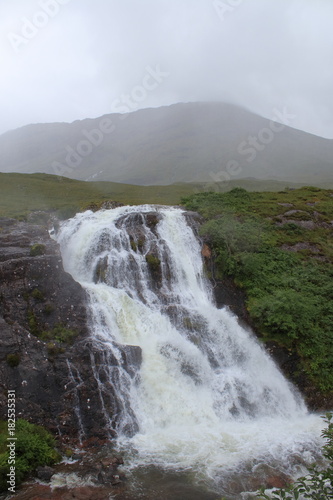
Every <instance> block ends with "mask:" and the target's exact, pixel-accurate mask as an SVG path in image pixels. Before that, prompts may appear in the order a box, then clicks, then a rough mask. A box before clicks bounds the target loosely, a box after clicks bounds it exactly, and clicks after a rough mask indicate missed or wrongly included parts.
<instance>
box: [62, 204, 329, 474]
mask: <svg viewBox="0 0 333 500" xmlns="http://www.w3.org/2000/svg"><path fill="white" fill-rule="evenodd" d="M57 239H58V241H59V243H60V244H61V249H62V256H63V261H64V266H65V269H66V270H67V271H68V272H70V273H71V274H72V276H73V277H74V279H76V280H77V281H79V282H80V283H81V284H82V286H83V287H84V288H85V289H86V290H87V292H88V294H89V297H90V311H91V332H92V336H93V337H94V338H95V339H96V342H99V344H100V346H101V349H102V350H103V351H108V350H109V351H112V353H113V356H114V357H115V358H116V359H118V358H119V345H120V344H127V345H135V346H140V348H141V349H142V364H141V368H140V370H139V377H136V378H135V377H129V376H128V374H127V373H126V372H125V371H121V370H120V369H119V367H116V368H112V367H110V372H109V377H110V382H111V383H112V384H113V385H114V386H115V385H116V386H117V391H118V394H119V398H120V399H121V400H122V401H123V404H122V411H120V413H119V415H118V422H117V426H116V430H117V432H118V441H119V443H120V445H121V446H123V447H124V448H127V449H128V448H131V449H133V450H136V453H135V454H134V455H133V457H134V456H135V458H133V463H134V462H135V463H137V464H144V463H146V464H150V463H155V464H160V465H162V466H165V467H171V466H173V467H179V468H193V469H196V468H198V469H200V470H201V471H202V472H205V473H206V474H207V475H208V476H210V477H215V476H218V475H219V473H220V471H223V470H224V471H226V470H228V471H233V470H240V468H241V467H242V466H244V467H245V468H248V467H252V468H255V467H258V465H259V464H261V463H271V464H274V465H275V466H277V467H278V468H279V469H280V470H284V471H285V472H287V473H292V472H295V471H294V470H293V464H295V458H301V460H303V461H305V462H309V461H311V459H312V458H313V457H314V456H315V454H316V452H317V451H318V446H319V444H320V440H319V437H318V436H319V434H320V430H321V426H322V425H321V420H320V419H319V417H317V416H314V415H309V414H308V412H307V410H306V408H305V405H304V403H303V401H302V399H301V397H300V396H299V395H298V394H297V393H296V392H295V390H294V389H293V388H292V387H291V386H290V384H289V383H288V382H287V381H286V380H285V378H284V377H283V376H282V374H281V373H280V372H279V370H278V369H277V368H276V366H275V364H274V363H273V361H272V360H271V359H270V357H269V356H268V355H267V354H266V353H265V351H264V349H263V348H262V347H261V346H260V345H259V343H258V342H257V341H256V340H255V339H254V337H253V336H252V334H251V333H250V332H248V331H246V330H245V329H244V328H243V327H241V326H240V325H239V323H238V322H237V319H236V318H235V317H234V316H233V315H232V314H231V313H230V312H229V311H228V310H227V309H217V308H216V307H215V306H214V303H213V300H212V292H211V289H210V286H209V283H208V282H207V280H206V279H205V278H204V273H203V263H202V258H201V252H200V245H199V242H198V240H197V238H196V237H195V235H194V233H193V231H192V229H191V228H190V227H189V225H188V224H187V222H186V218H185V216H184V212H183V211H182V210H181V209H177V208H170V207H168V208H167V207H154V206H148V205H147V206H138V207H120V208H116V209H113V210H104V211H99V212H96V213H92V212H90V211H89V212H85V213H81V214H78V215H76V217H75V218H73V219H71V220H69V221H67V222H66V223H64V224H63V226H62V228H61V230H60V232H59V234H58V237H57ZM114 370H116V372H117V373H116V374H115V372H114ZM115 375H116V376H115ZM96 376H97V377H98V374H96ZM129 406H130V408H131V415H129V412H128V411H126V408H128V407H129ZM130 421H131V422H130ZM131 426H132V427H131ZM135 426H136V427H135ZM129 428H132V429H135V428H136V430H137V432H135V433H134V435H128V433H127V434H126V432H125V431H126V430H127V431H128V429H129ZM132 434H133V433H132ZM242 464H243V465H242ZM277 464H278V465H277Z"/></svg>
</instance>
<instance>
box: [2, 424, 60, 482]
mask: <svg viewBox="0 0 333 500" xmlns="http://www.w3.org/2000/svg"><path fill="white" fill-rule="evenodd" d="M7 427H8V424H7V422H3V421H1V422H0V492H5V491H7V489H8V484H7V480H8V476H7V474H8V473H9V467H10V465H9V464H8V459H9V456H10V451H9V449H8V447H7V445H8V441H7V438H8V429H7ZM15 437H16V438H17V441H15V476H16V485H19V484H20V483H21V482H22V481H23V480H24V478H25V477H26V476H27V475H28V474H29V473H30V472H32V471H34V470H35V469H36V467H38V466H40V465H53V464H54V463H56V462H58V461H60V459H61V456H60V454H59V453H58V452H57V451H56V450H55V441H54V438H53V437H52V436H51V434H50V433H49V432H47V431H46V430H45V429H44V428H43V427H40V426H38V425H34V424H30V423H29V422H27V421H26V420H22V419H19V420H17V422H16V428H15Z"/></svg>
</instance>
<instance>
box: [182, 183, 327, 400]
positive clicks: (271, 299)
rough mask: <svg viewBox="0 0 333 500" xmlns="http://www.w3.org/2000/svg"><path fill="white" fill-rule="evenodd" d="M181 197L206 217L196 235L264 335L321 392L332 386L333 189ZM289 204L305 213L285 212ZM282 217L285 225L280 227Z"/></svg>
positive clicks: (234, 192) (233, 192) (219, 272)
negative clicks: (291, 355) (290, 354)
mask: <svg viewBox="0 0 333 500" xmlns="http://www.w3.org/2000/svg"><path fill="white" fill-rule="evenodd" d="M183 203H184V204H185V206H186V207H187V208H188V209H190V210H195V211H198V212H200V213H201V214H202V215H203V216H204V217H205V218H206V223H205V224H204V225H203V226H202V228H201V233H202V235H203V236H204V237H205V239H206V240H207V241H209V242H210V244H211V245H212V247H213V251H214V254H215V260H216V264H217V272H218V277H219V278H223V277H224V276H230V277H232V278H233V279H234V282H235V283H236V285H238V286H239V287H240V288H242V289H243V290H244V291H245V292H246V295H247V309H248V313H249V315H250V318H251V319H252V322H253V324H254V325H255V327H256V329H257V331H258V332H259V333H260V334H261V336H262V338H263V340H264V341H272V340H273V341H275V342H277V343H278V344H279V345H281V346H283V347H285V348H287V349H289V350H294V351H296V352H297V354H298V355H299V357H300V359H301V362H300V366H299V372H300V373H302V372H303V373H306V374H307V376H308V377H309V378H310V379H311V380H312V382H313V383H315V384H316V386H317V387H318V388H319V389H320V390H321V391H323V392H329V391H332V390H333V372H332V369H331V367H332V364H333V350H332V344H333V245H332V233H333V226H332V225H331V224H330V221H333V192H332V191H330V190H321V189H318V188H314V187H308V188H302V189H298V190H287V191H282V192H278V193H262V192H261V193H258V192H253V193H249V192H247V191H244V190H243V189H239V188H237V189H234V190H232V191H230V192H228V193H224V194H221V193H199V194H196V195H194V196H191V197H189V198H187V199H184V200H183ZM286 204H288V205H291V206H286ZM290 210H300V211H302V213H301V215H303V217H299V218H296V217H295V215H294V214H291V215H289V216H286V215H285V213H286V212H288V211H290ZM303 212H304V213H303ZM282 220H284V222H286V224H285V225H283V226H280V225H278V224H280V223H281V221H282ZM288 220H289V221H290V222H288ZM292 221H294V222H292ZM304 221H310V222H311V223H313V225H312V226H311V229H309V228H306V227H300V226H299V224H300V223H302V222H304ZM295 245H298V246H297V247H296V249H297V251H292V250H295V248H293V247H294V246H295Z"/></svg>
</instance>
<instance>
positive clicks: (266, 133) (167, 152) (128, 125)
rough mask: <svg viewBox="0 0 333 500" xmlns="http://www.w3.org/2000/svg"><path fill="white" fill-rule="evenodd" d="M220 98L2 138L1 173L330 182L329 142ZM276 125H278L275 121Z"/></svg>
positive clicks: (279, 117)
mask: <svg viewBox="0 0 333 500" xmlns="http://www.w3.org/2000/svg"><path fill="white" fill-rule="evenodd" d="M281 121H282V122H283V121H285V123H290V125H291V124H292V116H290V115H288V114H287V113H286V112H285V110H280V111H276V121H270V120H268V119H266V118H263V117H260V116H258V115H256V114H254V113H251V112H249V111H247V110H245V109H242V108H238V107H236V106H233V105H229V104H223V103H187V104H175V105H172V106H168V107H162V108H155V109H144V110H140V111H136V112H133V113H130V114H128V115H120V114H110V115H105V116H103V117H99V118H95V119H86V120H81V121H75V122H73V123H70V124H69V123H51V124H35V125H27V126H25V127H22V128H19V129H17V130H13V131H9V132H6V133H5V134H2V135H1V136H0V172H19V173H33V172H43V173H50V174H57V175H62V176H66V177H69V178H73V179H79V180H95V181H106V180H107V181H113V182H123V183H131V184H138V185H153V184H160V185H161V184H162V185H165V184H172V183H175V182H198V181H205V182H212V183H213V182H219V181H224V180H230V179H231V180H235V179H239V178H249V177H252V178H257V179H276V180H284V181H286V180H287V181H291V182H306V183H309V184H316V185H326V184H327V182H333V176H332V172H333V168H332V167H333V140H329V139H324V138H321V137H317V136H314V135H311V134H308V133H306V132H303V131H300V130H296V129H294V128H291V127H290V126H287V125H281ZM278 122H280V123H278Z"/></svg>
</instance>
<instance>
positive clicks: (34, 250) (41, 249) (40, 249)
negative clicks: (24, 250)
mask: <svg viewBox="0 0 333 500" xmlns="http://www.w3.org/2000/svg"><path fill="white" fill-rule="evenodd" d="M45 251H46V248H45V245H42V244H41V243H36V244H35V245H32V247H31V248H30V256H31V257H37V256H38V255H44V254H45Z"/></svg>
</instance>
